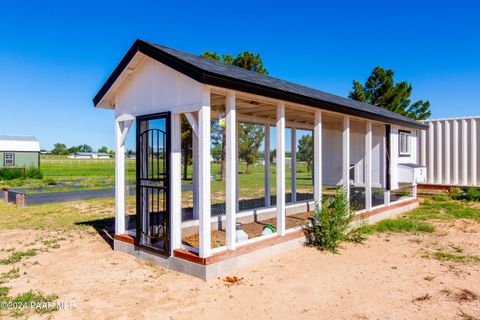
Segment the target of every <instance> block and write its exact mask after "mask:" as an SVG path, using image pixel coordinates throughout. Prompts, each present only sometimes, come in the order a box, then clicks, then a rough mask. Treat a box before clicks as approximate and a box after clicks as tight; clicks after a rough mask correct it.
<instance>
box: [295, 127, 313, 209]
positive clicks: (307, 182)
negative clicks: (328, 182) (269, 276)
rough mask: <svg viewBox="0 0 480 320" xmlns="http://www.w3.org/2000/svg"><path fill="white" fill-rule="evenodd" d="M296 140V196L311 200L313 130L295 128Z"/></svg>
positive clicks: (299, 199) (300, 198) (299, 198)
mask: <svg viewBox="0 0 480 320" xmlns="http://www.w3.org/2000/svg"><path fill="white" fill-rule="evenodd" d="M296 140H297V141H296V144H295V145H296V158H297V161H296V163H297V165H296V175H295V176H296V186H297V188H296V189H297V190H296V191H297V195H296V198H297V201H304V200H313V132H312V131H311V130H297V132H296Z"/></svg>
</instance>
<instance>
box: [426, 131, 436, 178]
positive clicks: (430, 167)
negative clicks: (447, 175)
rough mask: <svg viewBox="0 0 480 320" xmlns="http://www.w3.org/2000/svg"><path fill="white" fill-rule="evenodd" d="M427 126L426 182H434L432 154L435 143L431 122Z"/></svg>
mask: <svg viewBox="0 0 480 320" xmlns="http://www.w3.org/2000/svg"><path fill="white" fill-rule="evenodd" d="M429 125H430V126H429V128H428V182H429V183H434V182H435V177H434V172H435V171H434V169H435V166H434V155H433V151H434V150H435V149H434V144H435V135H434V132H433V131H434V128H433V122H430V124H429Z"/></svg>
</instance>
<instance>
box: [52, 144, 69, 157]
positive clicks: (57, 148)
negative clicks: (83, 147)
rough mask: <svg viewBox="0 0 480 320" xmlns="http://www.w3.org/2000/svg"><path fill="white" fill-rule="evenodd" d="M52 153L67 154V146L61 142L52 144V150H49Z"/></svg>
mask: <svg viewBox="0 0 480 320" xmlns="http://www.w3.org/2000/svg"><path fill="white" fill-rule="evenodd" d="M50 152H51V153H52V154H57V155H65V154H68V151H67V146H66V145H65V144H63V143H55V144H54V145H53V149H52V151H50Z"/></svg>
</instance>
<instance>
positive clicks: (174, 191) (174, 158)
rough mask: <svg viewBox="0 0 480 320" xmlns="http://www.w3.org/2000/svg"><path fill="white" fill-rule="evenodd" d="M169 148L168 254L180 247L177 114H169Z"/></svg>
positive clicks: (180, 162) (179, 153) (180, 194)
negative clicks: (169, 243)
mask: <svg viewBox="0 0 480 320" xmlns="http://www.w3.org/2000/svg"><path fill="white" fill-rule="evenodd" d="M171 130H172V131H171V147H170V216H171V219H170V230H171V232H170V234H171V246H170V254H172V255H173V251H174V250H176V249H179V248H180V247H181V245H182V230H181V224H182V173H181V171H182V148H181V143H182V138H181V131H182V123H181V119H180V114H179V113H173V112H172V114H171Z"/></svg>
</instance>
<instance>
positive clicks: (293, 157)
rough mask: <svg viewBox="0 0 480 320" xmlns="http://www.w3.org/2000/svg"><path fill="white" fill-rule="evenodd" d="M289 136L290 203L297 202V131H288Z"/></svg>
mask: <svg viewBox="0 0 480 320" xmlns="http://www.w3.org/2000/svg"><path fill="white" fill-rule="evenodd" d="M290 132H291V134H290V136H291V146H290V149H291V152H290V156H291V164H290V166H291V169H292V175H291V177H292V202H296V201H297V130H296V129H295V128H291V129H290Z"/></svg>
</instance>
